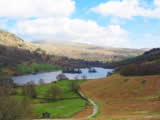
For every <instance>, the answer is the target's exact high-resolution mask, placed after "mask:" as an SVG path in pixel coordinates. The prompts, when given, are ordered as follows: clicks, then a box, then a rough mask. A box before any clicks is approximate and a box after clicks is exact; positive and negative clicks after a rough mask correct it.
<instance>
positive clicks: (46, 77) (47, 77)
mask: <svg viewBox="0 0 160 120" xmlns="http://www.w3.org/2000/svg"><path fill="white" fill-rule="evenodd" d="M95 69H96V71H97V72H95V73H89V72H88V68H82V69H81V71H82V73H76V74H73V73H65V75H66V76H67V77H68V78H69V79H70V80H73V79H75V78H78V79H82V78H83V76H86V78H87V79H96V78H104V77H106V75H107V74H108V72H111V71H112V69H104V68H100V67H95ZM61 73H62V71H58V72H48V73H40V74H36V75H23V76H16V77H12V78H13V80H14V82H15V83H17V84H20V85H22V84H26V83H28V82H30V81H34V83H36V84H38V83H39V81H40V79H42V80H43V81H44V83H50V82H53V81H56V80H57V79H56V76H57V75H59V74H61Z"/></svg>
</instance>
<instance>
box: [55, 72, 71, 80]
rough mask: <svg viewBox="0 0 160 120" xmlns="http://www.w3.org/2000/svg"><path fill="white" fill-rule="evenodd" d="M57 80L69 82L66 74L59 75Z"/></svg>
mask: <svg viewBox="0 0 160 120" xmlns="http://www.w3.org/2000/svg"><path fill="white" fill-rule="evenodd" d="M56 79H57V80H68V78H67V77H66V75H65V74H63V73H62V74H59V75H58V76H57V77H56Z"/></svg>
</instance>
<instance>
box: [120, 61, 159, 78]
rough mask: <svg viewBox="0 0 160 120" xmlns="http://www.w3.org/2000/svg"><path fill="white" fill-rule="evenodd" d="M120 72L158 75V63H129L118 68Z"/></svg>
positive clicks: (130, 74) (133, 74)
mask: <svg viewBox="0 0 160 120" xmlns="http://www.w3.org/2000/svg"><path fill="white" fill-rule="evenodd" d="M120 74H121V75H125V76H136V75H159V74H160V64H158V63H148V64H147V63H146V64H130V65H127V66H125V67H122V68H121V69H120Z"/></svg>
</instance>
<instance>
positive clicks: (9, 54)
mask: <svg viewBox="0 0 160 120" xmlns="http://www.w3.org/2000/svg"><path fill="white" fill-rule="evenodd" d="M43 63H48V64H52V65H55V66H57V65H58V66H61V67H67V68H68V67H71V68H72V67H87V66H101V65H102V64H101V63H99V62H87V61H84V60H80V59H79V60H75V59H69V58H67V57H59V56H55V55H51V54H48V53H47V52H46V51H45V50H43V49H41V48H39V47H38V46H36V45H33V44H31V43H27V42H24V41H23V40H22V39H20V38H19V37H17V36H16V35H14V34H11V33H8V32H5V31H2V30H1V31H0V72H1V74H3V73H2V71H5V72H6V69H7V71H8V68H9V70H10V69H11V70H15V67H16V66H17V65H18V64H24V65H27V66H29V65H31V64H43ZM11 73H13V72H11Z"/></svg>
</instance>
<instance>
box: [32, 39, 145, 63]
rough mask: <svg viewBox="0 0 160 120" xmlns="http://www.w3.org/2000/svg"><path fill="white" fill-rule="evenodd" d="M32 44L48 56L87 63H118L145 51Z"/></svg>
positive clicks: (75, 45) (79, 45)
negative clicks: (44, 51)
mask: <svg viewBox="0 0 160 120" xmlns="http://www.w3.org/2000/svg"><path fill="white" fill-rule="evenodd" d="M33 43H34V44H36V45H38V46H39V47H41V48H43V49H45V50H46V51H48V53H50V54H54V55H57V56H66V57H69V58H73V59H83V60H87V61H103V62H112V61H119V60H124V59H126V58H132V57H135V56H138V55H141V54H143V53H144V51H145V49H127V48H111V47H101V46H95V45H89V44H83V43H76V42H68V41H67V42H66V41H56V40H48V41H47V40H40V41H34V42H33ZM55 51H56V52H55Z"/></svg>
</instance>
